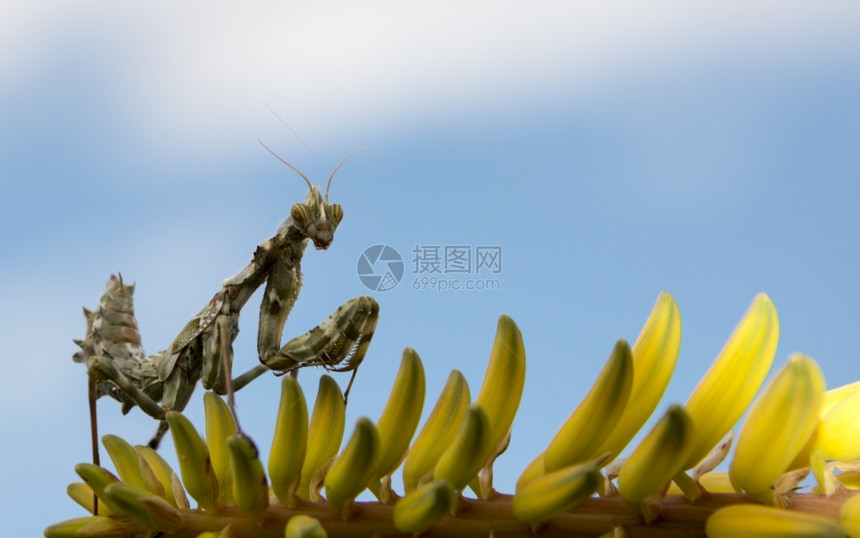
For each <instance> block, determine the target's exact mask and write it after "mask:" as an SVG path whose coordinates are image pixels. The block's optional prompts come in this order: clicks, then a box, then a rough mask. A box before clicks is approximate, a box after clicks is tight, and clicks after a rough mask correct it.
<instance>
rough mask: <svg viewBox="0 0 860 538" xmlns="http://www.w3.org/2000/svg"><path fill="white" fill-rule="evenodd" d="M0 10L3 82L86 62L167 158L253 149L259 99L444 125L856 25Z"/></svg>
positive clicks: (303, 111)
mask: <svg viewBox="0 0 860 538" xmlns="http://www.w3.org/2000/svg"><path fill="white" fill-rule="evenodd" d="M3 10H4V11H5V12H6V13H5V15H4V16H3V17H0V20H3V21H5V22H0V35H2V36H3V38H2V39H3V46H2V47H0V50H3V51H6V53H5V54H2V55H0V73H2V78H4V79H6V80H10V77H11V78H17V79H19V81H20V80H21V79H26V78H27V77H28V76H33V75H34V74H35V73H38V71H39V70H40V69H42V68H45V65H50V62H49V61H48V60H49V58H50V57H51V56H52V55H57V54H62V53H63V52H65V51H68V50H70V49H74V48H75V47H79V46H85V47H92V48H95V49H97V50H99V51H101V52H103V53H104V55H105V57H102V56H100V59H104V58H107V59H108V60H106V61H109V63H110V64H111V65H109V66H108V67H109V69H113V70H115V71H116V72H115V73H113V74H112V75H110V76H112V77H114V78H115V81H116V82H117V84H118V86H117V87H116V88H114V89H116V91H121V92H125V95H121V96H113V97H112V100H114V101H115V102H116V101H118V102H120V103H122V104H123V106H125V107H127V108H128V109H129V110H133V115H134V121H135V122H139V123H138V125H139V126H140V127H142V128H145V129H146V130H147V131H149V132H150V133H153V134H152V136H153V137H157V138H159V139H161V140H162V141H163V142H162V143H163V144H165V145H168V146H170V145H174V144H175V143H176V141H177V140H181V141H183V142H182V145H184V146H187V144H188V142H187V141H188V139H192V140H194V139H196V138H197V137H204V138H206V139H207V142H206V143H205V144H202V145H206V146H208V147H209V148H210V150H211V147H212V142H213V141H215V142H216V143H217V140H218V139H224V140H225V141H227V140H233V137H234V136H235V135H236V134H238V132H240V131H242V130H243V129H250V130H251V131H254V132H255V133H256V135H259V130H260V129H261V127H260V126H257V125H253V124H254V123H257V121H256V119H255V118H254V117H253V112H255V111H256V112H259V113H260V114H262V115H263V116H260V118H262V117H264V116H265V120H260V121H259V123H261V124H262V125H265V126H266V127H264V128H269V129H271V130H272V131H275V130H278V129H282V128H281V127H280V126H279V125H277V123H276V122H274V121H272V120H271V118H270V117H268V112H267V111H265V109H264V108H263V107H262V106H261V105H260V101H261V100H263V101H266V102H268V103H269V104H271V105H272V107H273V108H275V109H276V110H279V111H285V114H286V115H288V116H289V118H290V121H291V122H295V123H296V124H297V125H302V126H304V128H306V129H315V130H318V133H317V132H315V133H314V134H318V135H319V136H324V134H325V133H332V132H343V130H344V129H346V130H349V129H350V128H351V127H354V126H356V125H362V124H364V125H366V124H368V123H372V124H377V125H378V124H381V123H387V122H392V121H395V122H399V121H408V119H409V117H426V116H427V112H426V110H428V109H435V108H439V107H443V106H444V107H445V108H446V109H447V110H448V112H449V113H451V114H456V113H457V111H458V110H463V109H469V108H472V107H475V106H478V107H480V106H482V103H487V102H494V101H496V100H502V101H504V100H506V99H514V100H516V98H517V97H516V96H517V95H528V96H530V97H531V98H534V97H535V96H540V95H544V94H552V93H553V92H562V93H570V92H583V91H584V92H585V93H588V92H589V91H590V92H596V91H597V89H599V88H601V87H602V86H605V85H607V84H613V83H615V82H613V80H612V79H613V78H616V79H617V78H618V77H621V78H622V79H623V77H625V76H629V73H630V71H638V70H642V69H648V70H658V71H660V70H671V69H672V66H673V65H676V66H677V65H682V66H683V65H686V64H688V63H689V62H690V61H703V60H705V59H706V58H709V57H714V56H720V55H726V54H729V55H731V54H739V55H741V56H742V55H743V54H747V53H753V54H756V53H760V52H762V51H764V52H767V51H777V52H778V53H780V54H789V53H790V52H791V51H802V50H807V51H808V50H809V49H810V47H811V48H815V47H816V46H825V45H826V39H825V38H827V39H832V38H833V36H835V35H841V33H842V32H844V31H846V30H848V29H849V28H850V25H851V24H852V22H851V21H852V20H853V19H852V17H851V15H852V14H853V15H854V18H855V19H856V15H857V12H858V8H857V7H856V4H854V3H851V2H826V3H824V4H821V3H818V4H808V3H802V2H793V3H786V2H758V3H756V4H753V5H750V4H747V3H743V4H741V3H737V4H733V3H728V4H719V5H717V4H709V5H702V4H689V3H684V2H677V1H664V2H660V3H647V4H642V3H637V2H576V3H546V4H527V3H518V2H501V3H490V2H472V3H467V4H462V5H461V4H459V3H453V2H441V3H433V4H427V5H419V4H414V3H401V2H373V3H360V4H355V3H347V2H323V3H314V4H304V5H303V4H296V3H292V2H291V3H283V2H254V3H244V4H242V5H241V7H236V5H233V4H230V5H228V4H223V3H216V4H213V3H209V2H200V1H197V2H182V3H131V4H129V3H111V2H102V1H90V2H74V3H66V2H54V3H52V4H48V5H46V4H45V3H44V2H42V3H39V4H24V3H20V4H19V5H17V6H7V7H4V8H3ZM848 35H850V34H848ZM83 61H86V58H84V59H83ZM646 65H647V67H646ZM422 111H424V112H422ZM404 115H405V116H406V117H405V118H404ZM249 124H251V125H249ZM179 126H184V127H179ZM241 136H245V135H244V134H242V135H241Z"/></svg>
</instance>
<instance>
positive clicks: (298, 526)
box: [284, 514, 328, 538]
mask: <svg viewBox="0 0 860 538" xmlns="http://www.w3.org/2000/svg"><path fill="white" fill-rule="evenodd" d="M284 538H328V533H327V532H326V531H325V528H324V527H323V526H322V524H320V522H319V520H318V519H316V518H312V517H310V516H306V515H303V514H299V515H297V516H293V517H291V518H290V521H288V522H287V528H286V529H285V530H284Z"/></svg>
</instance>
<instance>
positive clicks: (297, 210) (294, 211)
mask: <svg viewBox="0 0 860 538" xmlns="http://www.w3.org/2000/svg"><path fill="white" fill-rule="evenodd" d="M290 215H291V216H292V217H293V220H294V221H296V223H297V224H306V223H307V222H308V221H309V220H311V212H310V210H309V209H308V206H306V205H305V204H302V203H298V204H293V207H292V208H290Z"/></svg>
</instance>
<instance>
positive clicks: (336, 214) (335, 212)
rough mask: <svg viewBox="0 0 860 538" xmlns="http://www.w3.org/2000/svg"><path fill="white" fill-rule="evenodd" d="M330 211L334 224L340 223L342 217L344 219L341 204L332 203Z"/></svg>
mask: <svg viewBox="0 0 860 538" xmlns="http://www.w3.org/2000/svg"><path fill="white" fill-rule="evenodd" d="M329 211H330V212H331V220H332V221H333V222H334V225H335V226H337V225H338V224H340V221H341V219H343V208H342V207H341V206H340V204H331V206H329Z"/></svg>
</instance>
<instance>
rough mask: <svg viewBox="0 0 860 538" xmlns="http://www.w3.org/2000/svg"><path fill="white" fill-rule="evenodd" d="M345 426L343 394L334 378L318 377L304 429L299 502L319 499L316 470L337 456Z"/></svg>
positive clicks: (318, 481) (318, 482)
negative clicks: (313, 401)
mask: <svg viewBox="0 0 860 538" xmlns="http://www.w3.org/2000/svg"><path fill="white" fill-rule="evenodd" d="M345 424H346V409H345V408H344V404H343V393H341V391H340V387H339V386H338V385H337V383H336V382H335V380H334V379H332V378H331V377H330V376H327V375H324V376H322V377H320V383H319V389H318V390H317V399H316V402H315V403H314V411H313V413H312V414H311V423H310V426H309V427H308V449H307V451H306V453H305V462H304V465H302V479H301V483H300V484H299V490H298V494H299V497H301V498H302V499H305V500H311V501H318V500H320V499H319V489H320V487H321V486H322V478H321V476H320V474H321V473H320V471H321V470H322V469H323V467H325V465H327V463H328V462H329V460H331V458H332V457H333V456H334V455H335V454H337V449H338V448H340V442H341V440H343V430H344V427H345ZM315 482H316V483H315Z"/></svg>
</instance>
